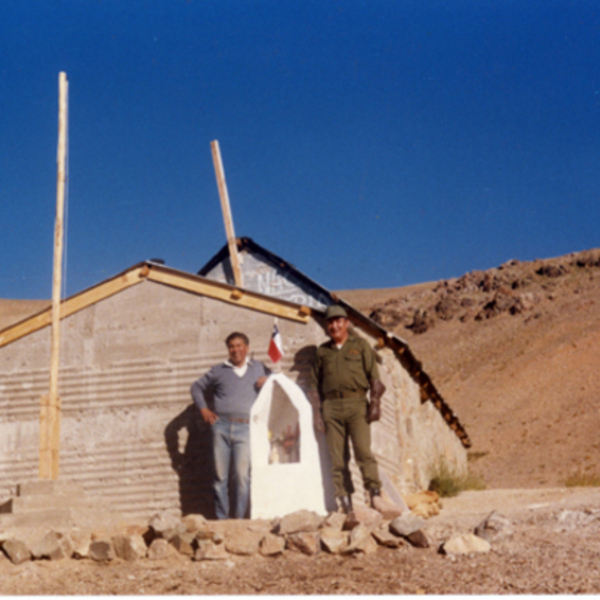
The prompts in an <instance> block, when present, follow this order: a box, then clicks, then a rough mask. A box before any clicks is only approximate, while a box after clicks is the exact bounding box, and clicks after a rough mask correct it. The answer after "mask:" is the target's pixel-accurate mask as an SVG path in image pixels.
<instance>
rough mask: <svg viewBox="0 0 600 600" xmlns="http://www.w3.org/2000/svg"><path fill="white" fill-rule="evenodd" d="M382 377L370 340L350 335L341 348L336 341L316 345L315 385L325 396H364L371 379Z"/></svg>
mask: <svg viewBox="0 0 600 600" xmlns="http://www.w3.org/2000/svg"><path fill="white" fill-rule="evenodd" d="M377 379H379V370H378V368H377V360H376V356H375V351H374V350H373V348H371V346H370V345H369V342H367V340H365V339H363V338H361V337H358V336H355V335H352V334H349V335H348V339H347V340H346V342H345V343H344V345H343V346H342V347H341V349H339V350H338V348H337V346H336V345H335V343H334V341H333V340H329V341H328V342H325V343H324V344H321V345H320V346H319V347H318V348H317V358H316V360H315V362H314V365H313V369H312V386H313V388H314V389H317V390H318V391H319V393H320V395H321V398H322V399H327V398H335V397H339V398H341V397H351V396H357V397H358V396H361V397H363V398H364V397H365V396H366V393H367V390H368V389H369V388H370V386H371V382H372V381H375V380H377Z"/></svg>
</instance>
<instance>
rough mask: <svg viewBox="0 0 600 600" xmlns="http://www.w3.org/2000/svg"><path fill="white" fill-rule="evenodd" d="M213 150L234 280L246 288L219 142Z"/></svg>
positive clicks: (213, 144) (211, 146)
mask: <svg viewBox="0 0 600 600" xmlns="http://www.w3.org/2000/svg"><path fill="white" fill-rule="evenodd" d="M210 149H211V150H212V157H213V163H214V165H215V175H216V177H217V187H218V188H219V197H220V198H221V210H222V212H223V221H224V222H225V233H226V235H227V246H228V247H229V259H230V260H231V268H232V270H233V279H234V281H235V285H236V286H237V287H244V282H243V279H242V270H241V268H240V258H239V256H238V251H237V241H236V239H235V232H234V230H233V219H232V217H231V205H230V204H229V193H228V191H227V182H226V181H225V170H224V169H223V161H222V160H221V150H220V149H219V142H218V141H217V140H215V141H214V142H211V143H210Z"/></svg>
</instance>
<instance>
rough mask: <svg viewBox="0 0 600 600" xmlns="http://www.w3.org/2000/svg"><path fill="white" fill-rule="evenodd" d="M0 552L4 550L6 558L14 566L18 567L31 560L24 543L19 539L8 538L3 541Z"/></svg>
mask: <svg viewBox="0 0 600 600" xmlns="http://www.w3.org/2000/svg"><path fill="white" fill-rule="evenodd" d="M2 550H4V552H5V554H6V556H8V558H10V560H11V562H12V563H13V564H15V565H20V564H21V563H23V562H25V561H27V560H31V552H30V550H29V548H28V547H27V545H26V544H25V542H23V541H21V540H19V539H16V538H10V539H8V540H5V541H4V543H3V544H2Z"/></svg>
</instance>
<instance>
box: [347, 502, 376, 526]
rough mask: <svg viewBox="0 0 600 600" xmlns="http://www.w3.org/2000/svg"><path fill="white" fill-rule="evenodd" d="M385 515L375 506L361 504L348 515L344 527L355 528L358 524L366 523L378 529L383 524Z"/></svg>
mask: <svg viewBox="0 0 600 600" xmlns="http://www.w3.org/2000/svg"><path fill="white" fill-rule="evenodd" d="M382 521H383V515H382V514H381V513H380V512H378V511H376V510H375V509H374V508H369V507H368V506H359V507H357V508H355V509H354V510H353V511H352V512H351V513H349V514H348V515H347V516H346V522H345V523H344V529H354V528H355V527H357V526H358V525H365V526H366V527H368V528H369V529H376V528H377V527H379V525H381V522H382Z"/></svg>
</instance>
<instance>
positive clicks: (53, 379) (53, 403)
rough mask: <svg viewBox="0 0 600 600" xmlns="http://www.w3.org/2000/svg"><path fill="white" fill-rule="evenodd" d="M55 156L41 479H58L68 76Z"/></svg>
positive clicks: (62, 85) (62, 80) (62, 84)
mask: <svg viewBox="0 0 600 600" xmlns="http://www.w3.org/2000/svg"><path fill="white" fill-rule="evenodd" d="M58 83H59V97H58V157H57V183H56V221H55V225H54V272H53V277H52V334H51V335H52V345H51V351H50V391H49V394H48V395H47V396H42V406H41V412H40V478H42V479H58V466H59V449H60V398H59V396H58V368H59V351H60V295H61V286H62V260H63V215H64V206H65V182H66V168H65V163H66V160H65V158H66V153H67V114H68V110H67V103H68V89H69V83H68V81H67V74H66V73H64V72H61V73H60V74H59V78H58Z"/></svg>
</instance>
